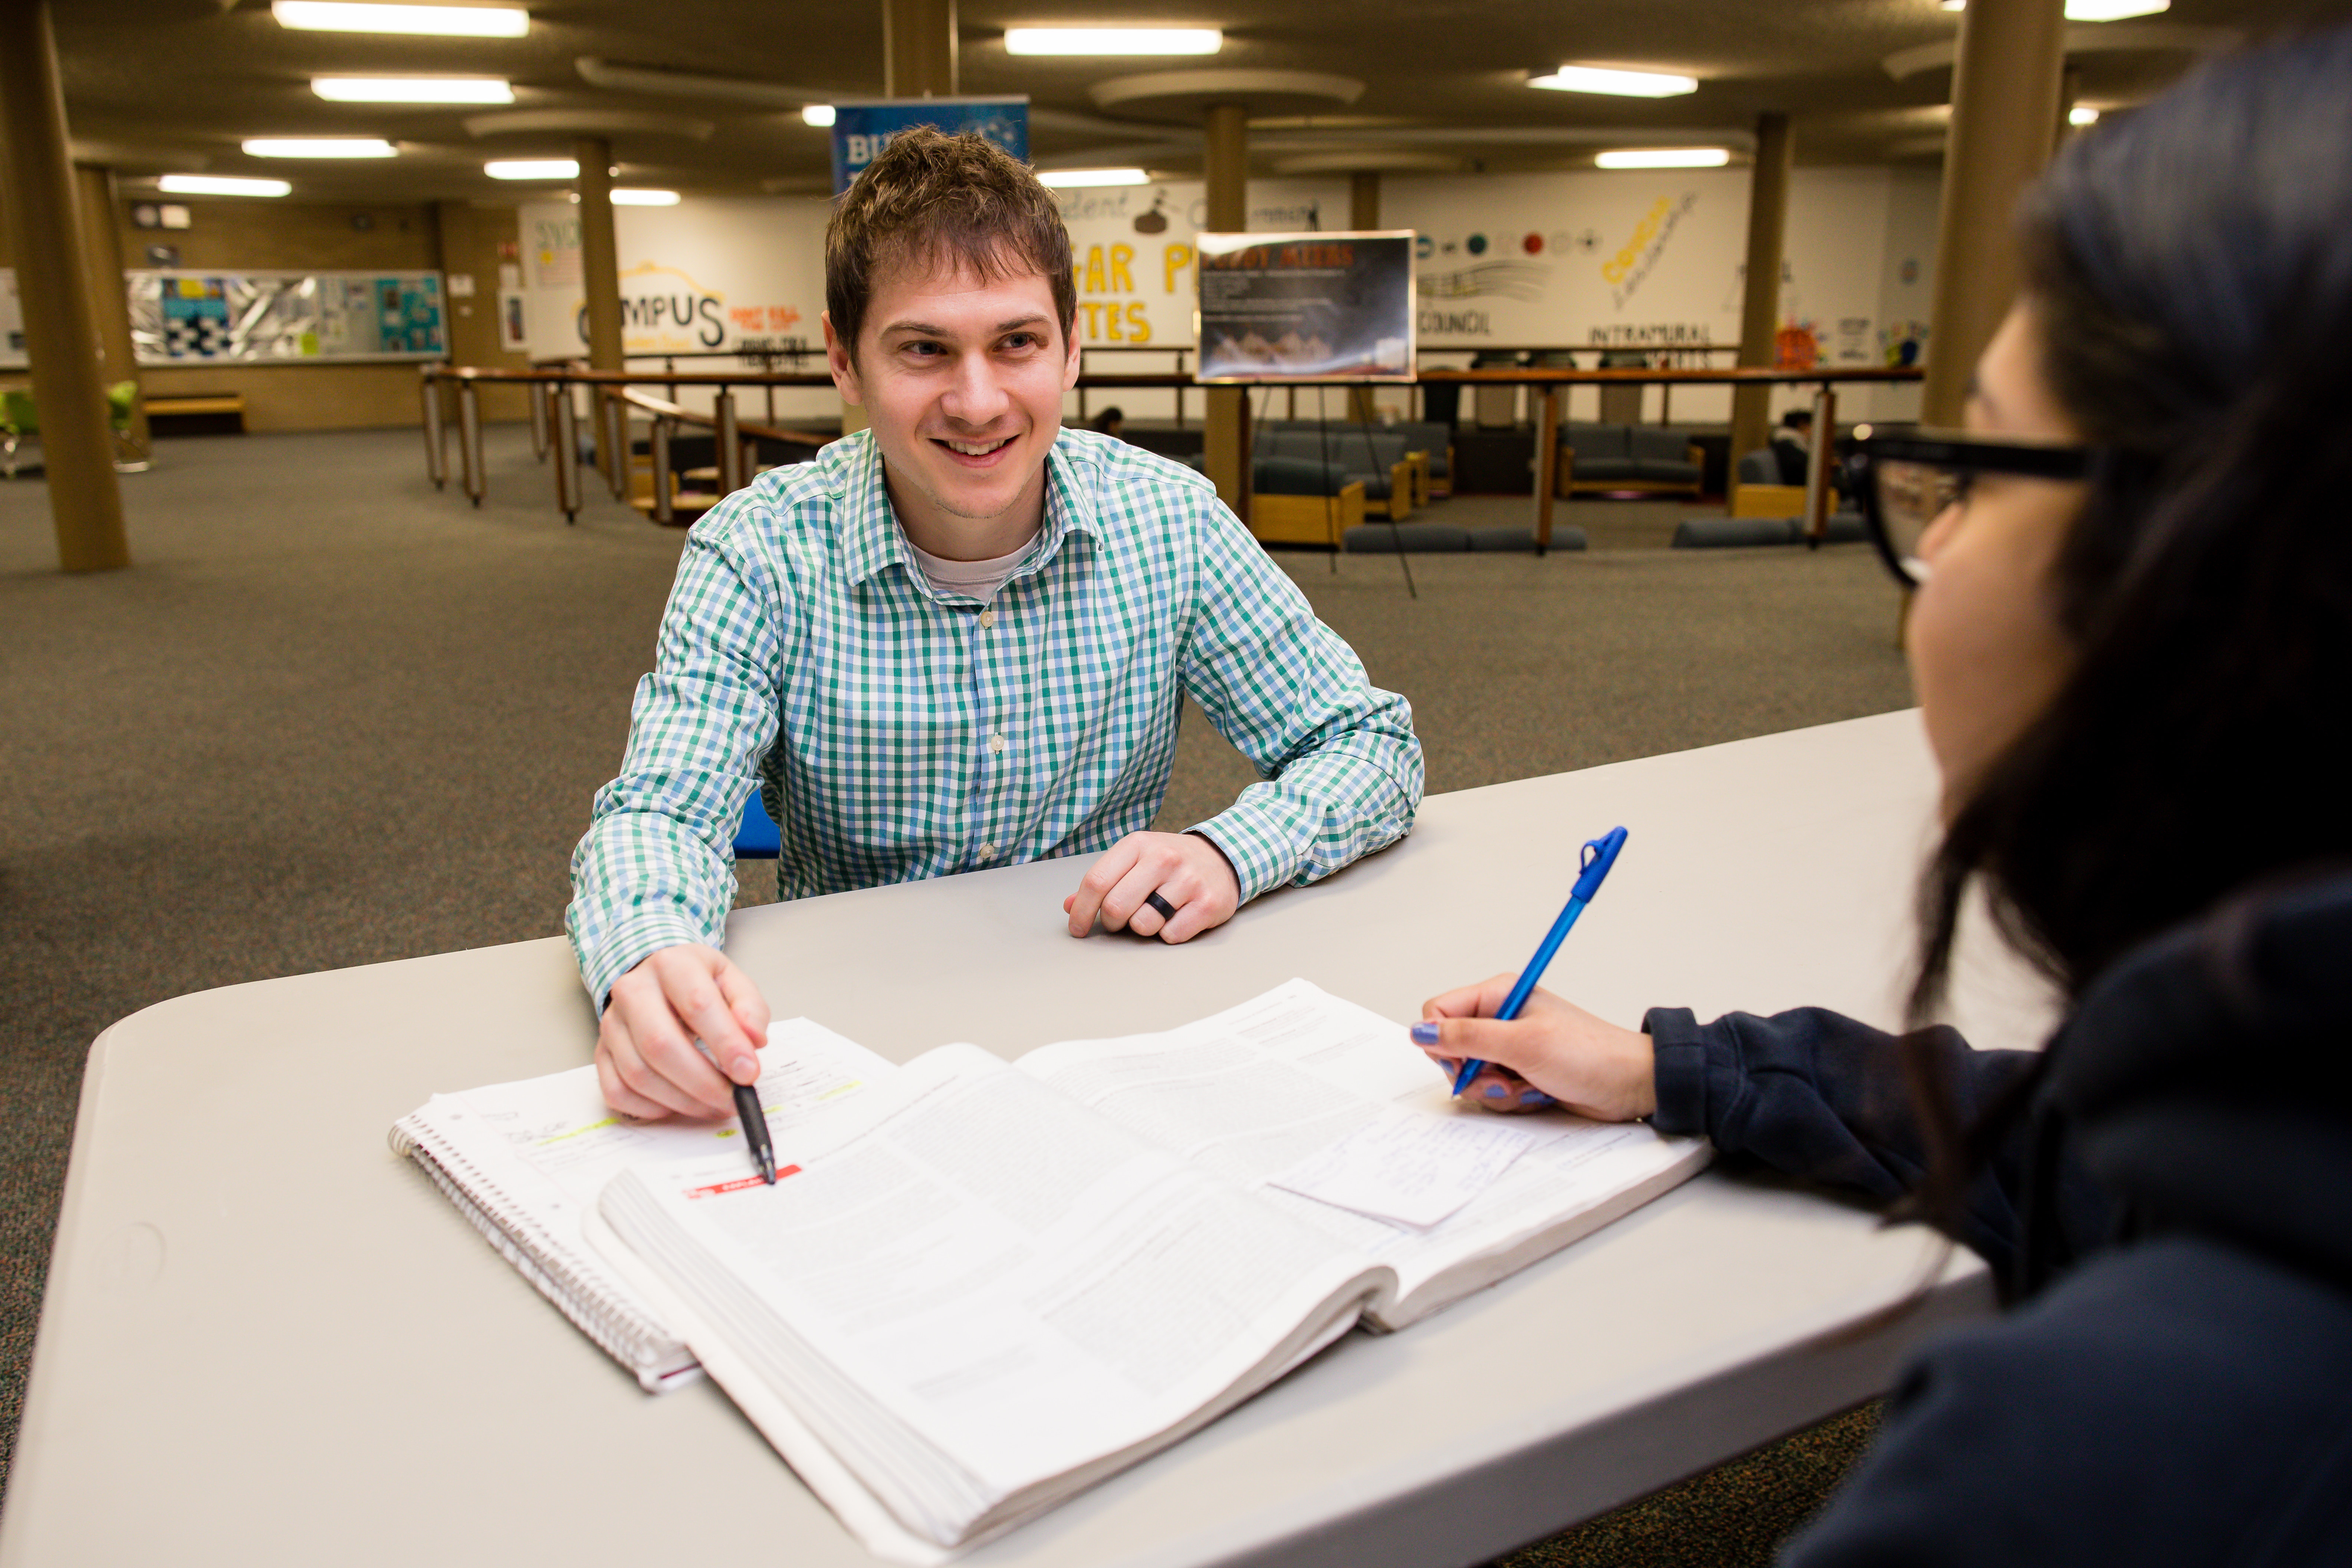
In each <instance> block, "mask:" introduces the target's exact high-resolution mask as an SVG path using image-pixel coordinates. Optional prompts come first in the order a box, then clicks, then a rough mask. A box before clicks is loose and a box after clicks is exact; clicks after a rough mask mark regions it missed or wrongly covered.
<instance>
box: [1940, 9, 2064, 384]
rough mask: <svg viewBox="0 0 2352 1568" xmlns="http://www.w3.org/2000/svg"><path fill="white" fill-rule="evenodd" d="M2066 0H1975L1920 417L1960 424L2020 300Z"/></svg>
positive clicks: (1955, 77)
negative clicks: (2020, 214)
mask: <svg viewBox="0 0 2352 1568" xmlns="http://www.w3.org/2000/svg"><path fill="white" fill-rule="evenodd" d="M2065 32H2066V17H2065V9H2064V0H1969V8H1968V10H1967V11H1965V12H1963V13H1962V14H1961V16H1960V52H1959V59H1958V62H1957V63H1956V64H1955V65H1954V66H1953V67H1952V130H1951V137H1950V140H1949V141H1948V142H1946V144H1945V152H1944V202H1943V208H1942V213H1941V216H1940V217H1939V219H1938V225H1937V235H1936V296H1935V303H1934V305H1933V307H1932V308H1931V309H1930V310H1929V314H1928V331H1927V385H1926V390H1925V391H1924V393H1923V394H1922V395H1921V398H1920V417H1921V419H1922V420H1923V421H1925V422H1926V423H1927V424H1929V425H1958V423H1959V422H1960V414H1961V411H1962V409H1963V408H1964V407H1965V406H1966V405H1967V403H1968V390H1969V377H1970V376H1971V375H1973V374H1975V373H1976V367H1977V355H1978V354H1979V353H1983V352H1984V346H1985V344H1986V343H1987V342H1990V341H1991V339H1992V334H1993V330H1994V329H1995V328H1997V327H1999V326H2000V319H2001V317H2002V316H2004V315H2006V314H2008V312H2009V307H2010V302H2011V300H2012V299H2013V298H2014V297H2015V296H2016V293H2017V244H2016V240H2015V238H2014V237H2013V234H2012V231H2011V219H2012V218H2013V217H2014V216H2015V214H2016V210H2017V199H2018V197H2019V195H2021V194H2022V193H2023V191H2024V189H2025V187H2026V186H2027V184H2030V183H2032V179H2033V177H2034V176H2035V175H2036V174H2040V173H2041V172H2042V165H2043V164H2045V163H2048V162H2049V161H2050V153H2051V149H2052V148H2053V146H2054V145H2055V144H2056V132H2057V127H2058V99H2059V92H2058V88H2059V77H2060V75H2061V73H2062V71H2063V68H2064V66H2065V58H2066V57H2065V43H2064V40H2065Z"/></svg>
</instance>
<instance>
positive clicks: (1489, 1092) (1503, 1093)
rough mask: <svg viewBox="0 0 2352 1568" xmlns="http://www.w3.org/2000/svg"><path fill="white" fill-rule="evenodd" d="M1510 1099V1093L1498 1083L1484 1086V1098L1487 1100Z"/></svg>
mask: <svg viewBox="0 0 2352 1568" xmlns="http://www.w3.org/2000/svg"><path fill="white" fill-rule="evenodd" d="M1510 1097H1511V1091H1510V1090H1509V1089H1505V1088H1504V1087H1503V1086H1502V1085H1501V1084H1499V1083H1490V1084H1488V1085H1487V1086H1486V1098H1487V1099H1488V1100H1508V1099H1509V1098H1510Z"/></svg>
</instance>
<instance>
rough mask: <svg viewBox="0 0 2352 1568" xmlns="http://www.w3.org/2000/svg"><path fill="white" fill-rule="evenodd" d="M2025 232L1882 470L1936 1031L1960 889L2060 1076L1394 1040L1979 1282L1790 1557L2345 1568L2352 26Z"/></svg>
mask: <svg viewBox="0 0 2352 1568" xmlns="http://www.w3.org/2000/svg"><path fill="white" fill-rule="evenodd" d="M2021 237H2022V240H2023V244H2024V247H2025V279H2026V282H2025V289H2024V292H2023V295H2022V297H2021V300H2020V301H2019V303H2018V305H2017V307H2016V309H2015V310H2013V311H2012V313H2011V315H2010V317H2009V319H2008V321H2006V322H2005V324H2004V325H2003V326H2002V327H2001V329H2000V332H1999V334H1998V335H1997V336H1996V337H1995V338H1994V340H1993V341H1992V342H1991V344H1990V346H1989V347H1988V348H1987V349H1986V351H1985V353H1984V355H1983V357H1982V359H1981V360H1980V361H1979V363H1978V366H1977V379H1976V384H1975V387H1974V389H1973V392H1972V395H1971V397H1970V399H1969V411H1968V429H1967V432H1966V435H1965V437H1960V436H1955V437H1950V438H1948V439H1938V438H1937V437H1933V436H1931V435H1927V434H1925V433H1906V434H1905V435H1904V436H1900V437H1893V436H1889V437H1878V438H1875V439H1873V440H1868V441H1865V442H1864V443H1863V445H1862V455H1861V458H1860V459H1859V461H1860V464H1861V465H1862V466H1863V467H1864V470H1865V471H1864V475H1863V482H1864V485H1865V486H1866V487H1867V488H1868V497H1867V500H1868V503H1869V504H1870V505H1871V506H1872V507H1873V508H1874V521H1875V522H1876V523H1877V525H1878V528H1877V531H1878V535H1879V538H1880V540H1881V542H1882V545H1883V547H1884V548H1885V550H1886V552H1887V554H1888V556H1889V559H1890V561H1894V562H1896V563H1898V564H1899V567H1900V569H1901V570H1903V571H1905V572H1906V574H1908V575H1909V576H1911V577H1912V578H1913V579H1914V580H1916V582H1917V584H1918V593H1917V598H1916V602H1915V603H1914V605H1913V606H1912V613H1911V616H1910V619H1909V624H1908V628H1907V633H1906V652H1907V654H1908V657H1909V659H1910V663H1911V669H1912V675H1913V678H1914V680H1915V683H1916V689H1917V692H1918V696H1919V701H1920V707H1921V709H1922V710H1923V713H1924V716H1925V720H1926V724H1927V735H1928V740H1929V742H1930V745H1931V747H1932V749H1933V750H1934V752H1935V755H1936V760H1937V765H1938V768H1939V769H1940V771H1941V773H1942V778H1943V791H1944V818H1945V835H1944V839H1943V843H1942V846H1941V847H1940V849H1939V850H1938V852H1937V856H1936V858H1935V859H1934V861H1933V863H1932V864H1931V866H1930V867H1929V868H1928V870H1927V876H1926V878H1925V879H1924V881H1923V884H1922V887H1921V899H1920V906H1921V911H1922V933H1921V953H1920V963H1919V972H1918V978H1917V983H1916V989H1915V991H1914V994H1913V998H1912V1002H1913V1013H1914V1016H1915V1018H1920V1019H1924V1018H1925V1017H1926V1016H1927V1015H1928V1014H1929V1013H1930V1011H1931V1010H1932V1009H1933V1008H1934V1007H1935V1005H1937V1002H1938V1001H1939V1000H1940V998H1941V996H1942V993H1943V984H1944V981H1945V977H1946V973H1947V971H1948V964H1949V960H1950V955H1951V948H1952V939H1953V932H1954V926H1955V923H1956V921H1957V918H1958V910H1959V908H1960V905H1961V901H1962V898H1963V895H1964V893H1965V892H1966V891H1967V890H1968V889H1969V886H1970V885H1971V884H1979V885H1981V887H1982V889H1983V890H1984V891H1985V892H1986V893H1987V894H1989V895H1990V900H1991V902H1992V907H1993V909H1994V910H1995V912H1996V915H1997V917H1998V919H1999V922H2000V929H2001V930H2002V931H2003V933H2004V935H2005V936H2006V937H2007V938H2008V940H2010V941H2011V942H2012V943H2014V944H2015V945H2016V946H2018V947H2019V948H2020V949H2021V950H2022V951H2023V952H2025V953H2026V954H2027V955H2029V956H2030V957H2031V958H2032V959H2033V960H2034V961H2035V962H2036V963H2039V964H2040V965H2041V966H2042V967H2043V968H2044V969H2045V970H2046V971H2047V972H2048V973H2050V974H2051V975H2052V976H2053V979H2055V980H2056V981H2057V982H2058V983H2059V984H2060V985H2061V986H2063V989H2064V992H2065V994H2066V995H2067V997H2068V999H2069V1004H2070V1005H2069V1010H2068V1015H2067V1017H2066V1021H2065V1023H2064V1024H2063V1026H2062V1027H2061V1028H2060V1029H2059V1031H2058V1033H2057V1034H2056V1035H2055V1036H2054V1037H2053V1038H2052V1040H2051V1041H2050V1043H2049V1046H2048V1048H2047V1049H2046V1050H2045V1051H2043V1052H2040V1053H2032V1052H2004V1051H1983V1052H1979V1051H1973V1050H1970V1049H1969V1047H1967V1045H1966V1044H1965V1042H1963V1041H1962V1040H1960V1039H1959V1038H1958V1036H1956V1035H1955V1034H1953V1033H1952V1032H1951V1031H1950V1030H1948V1029H1940V1028H1922V1029H1919V1030H1917V1031H1916V1032H1915V1033H1913V1034H1912V1035H1910V1036H1908V1037H1904V1038H1900V1039H1898V1038H1896V1037H1892V1036H1888V1035H1885V1034H1882V1033H1880V1032H1878V1031H1876V1030H1874V1029H1870V1028H1868V1027H1865V1026H1863V1025H1860V1024H1857V1023H1855V1022H1854V1021H1853V1020H1851V1019H1847V1018H1843V1017H1840V1016H1836V1015H1834V1014H1828V1013H1822V1012H1817V1011H1803V1012H1797V1013H1789V1014H1782V1015H1780V1016H1776V1017H1770V1018H1759V1017H1752V1016H1747V1015H1744V1014H1734V1015H1732V1016H1727V1017H1725V1018H1722V1019H1719V1020H1717V1022H1715V1023H1712V1024H1706V1025H1701V1024H1698V1023H1697V1022H1696V1020H1695V1019H1694V1018H1693V1017H1692V1016H1691V1015H1690V1014H1689V1013H1687V1012H1684V1011H1678V1010H1674V1009H1666V1008H1659V1009H1654V1010H1652V1011H1651V1012H1650V1014H1649V1015H1648V1016H1646V1017H1645V1018H1644V1019H1643V1028H1642V1030H1641V1032H1639V1033H1636V1032H1634V1031H1631V1030H1626V1029H1621V1028H1617V1027H1613V1026H1611V1025H1608V1024H1606V1023H1603V1022H1602V1021H1601V1020H1600V1019H1598V1018H1595V1017H1593V1016H1591V1015H1590V1014H1587V1013H1584V1012H1582V1011H1580V1009H1578V1008H1576V1007H1573V1006H1571V1005H1569V1004H1568V1003H1566V1002H1563V1001H1560V1000H1559V999H1558V998H1556V997H1550V996H1548V995H1547V994H1545V993H1542V992H1538V993H1537V994H1536V999H1535V1000H1534V1001H1533V1002H1531V1003H1530V1004H1529V1005H1528V1009H1527V1011H1526V1012H1525V1014H1523V1015H1522V1016H1521V1017H1520V1018H1519V1019H1518V1020H1517V1021H1516V1022H1513V1023H1509V1024H1501V1023H1496V1022H1495V1021H1493V1020H1492V1018H1491V1017H1488V1016H1486V1015H1489V1014H1491V1013H1492V1012H1493V1011H1494V1010H1495V1008H1496V1006H1497V1005H1499V1003H1500V1002H1501V1000H1502V997H1503V995H1504V994H1505V992H1506V991H1507V989H1508V987H1509V985H1510V983H1511V978H1512V977H1511V976H1509V975H1500V976H1497V977H1496V978H1495V979H1493V980H1490V981H1487V982H1486V983H1485V984H1482V985H1478V986H1473V987H1469V988H1465V989H1464V990H1460V991H1455V992H1451V993H1448V994H1445V995H1443V996H1440V997H1437V998H1435V999H1434V1000H1433V1001H1432V1002H1431V1003H1430V1004H1429V1005H1428V1006H1427V1007H1426V1009H1425V1010H1424V1011H1425V1020H1424V1022H1423V1023H1422V1024H1420V1025H1417V1026H1415V1027H1414V1030H1413V1035H1414V1038H1415V1041H1416V1043H1418V1044H1420V1045H1421V1046H1422V1047H1423V1048H1424V1049H1426V1050H1428V1051H1430V1052H1431V1053H1432V1054H1433V1056H1435V1057H1438V1058H1441V1059H1442V1060H1459V1059H1461V1058H1471V1057H1476V1058H1485V1059H1486V1060H1487V1061H1489V1062H1491V1063H1495V1064H1496V1067H1495V1068H1490V1069H1489V1072H1488V1073H1487V1074H1486V1075H1483V1076H1482V1077H1481V1079H1479V1080H1477V1081H1475V1082H1474V1083H1473V1084H1472V1085H1471V1086H1470V1088H1469V1089H1468V1090H1467V1093H1468V1096H1469V1097H1470V1098H1471V1099H1472V1100H1475V1101H1477V1102H1478V1103H1481V1104H1487V1105H1490V1106H1493V1107H1495V1108H1497V1109H1506V1108H1511V1109H1516V1108H1518V1107H1519V1106H1521V1105H1522V1104H1523V1103H1524V1102H1527V1101H1528V1100H1529V1099H1530V1098H1532V1099H1533V1100H1534V1102H1536V1103H1542V1102H1543V1101H1544V1097H1546V1096H1549V1098H1550V1099H1552V1100H1558V1101H1559V1102H1561V1103H1564V1104H1566V1105H1568V1106H1570V1107H1571V1108H1572V1109H1574V1110H1579V1111H1581V1112H1583V1113H1585V1114H1587V1115H1591V1116H1596V1117H1600V1118H1603V1119H1607V1120H1626V1119H1630V1118H1633V1117H1642V1116H1647V1117H1649V1118H1651V1120H1652V1121H1653V1122H1654V1125H1656V1126H1657V1127H1658V1128H1659V1129H1661V1130H1662V1131H1671V1132H1680V1133H1703V1134H1705V1135H1706V1136H1707V1137H1709V1138H1711V1139H1712V1140H1713V1141H1714V1142H1715V1143H1716V1144H1717V1147H1718V1148H1719V1149H1721V1150H1722V1151H1723V1152H1726V1153H1727V1154H1732V1155H1744V1156H1748V1157H1751V1158H1754V1159H1757V1160H1760V1161H1761V1162H1763V1163H1767V1164H1769V1165H1772V1166H1775V1167H1778V1168H1780V1169H1781V1170H1783V1171H1787V1172H1790V1173H1795V1174H1798V1175H1801V1176H1803V1177H1806V1178H1809V1179H1811V1180H1815V1181H1819V1182H1822V1183H1824V1184H1832V1185H1836V1186H1841V1187H1844V1188H1847V1189H1852V1190H1858V1191H1860V1192H1862V1193H1864V1194H1868V1195H1870V1196H1872V1197H1874V1198H1875V1199H1877V1200H1879V1201H1881V1202H1882V1203H1885V1204H1888V1205H1899V1206H1898V1208H1897V1212H1898V1213H1901V1214H1904V1215H1909V1216H1916V1217H1920V1218H1925V1219H1927V1220H1929V1221H1931V1222H1933V1223H1935V1224H1936V1225H1937V1226H1941V1227H1942V1228H1944V1229H1945V1230H1946V1231H1947V1232H1948V1233H1949V1234H1950V1235H1952V1236H1953V1237H1956V1238H1958V1240H1960V1241H1962V1242H1964V1243H1966V1244H1967V1245H1968V1246H1969V1247H1973V1248H1975V1249H1976V1250H1977V1251H1978V1252H1979V1253H1980V1254H1981V1255H1982V1256H1983V1257H1984V1258H1985V1259H1986V1261H1987V1262H1988V1263H1989V1264H1990V1265H1991V1267H1992V1268H1993V1269H1994V1271H1995V1274H1996V1277H1997V1278H1998V1279H1999V1280H2000V1285H2001V1288H2002V1293H2003V1297H2004V1299H2005V1300H2006V1302H2007V1303H2008V1308H2009V1310H2008V1311H2007V1312H2006V1314H2005V1315H2004V1316H2002V1317H2000V1318H1999V1319H1997V1320H1995V1321H1990V1322H1988V1323H1984V1324H1981V1325H1978V1326H1973V1327H1970V1328H1968V1329H1965V1330H1961V1331H1956V1332H1951V1333H1948V1334H1945V1335H1943V1336H1942V1337H1940V1338H1939V1339H1937V1340H1936V1341H1934V1342H1932V1343H1931V1345H1930V1347H1929V1348H1928V1349H1927V1351H1925V1352H1922V1353H1921V1354H1920V1355H1919V1356H1918V1357H1917V1358H1916V1360H1915V1361H1914V1362H1913V1363H1912V1364H1911V1366H1910V1367H1909V1369H1908V1370H1907V1372H1906V1374H1905V1376H1904V1378H1903V1380H1902V1382H1901V1384H1900V1385H1899V1387H1898V1388H1897V1390H1896V1392H1895V1395H1894V1397H1893V1399H1892V1400H1891V1402H1890V1404H1889V1406H1888V1410H1887V1415H1886V1418H1885V1424H1884V1426H1883V1427H1882V1429H1881V1431H1880V1434H1879V1436H1878V1438H1877V1440H1876V1442H1875V1444H1874V1447H1873V1449H1872V1451H1871V1453H1870V1455H1869V1456H1868V1457H1867V1458H1865V1459H1864V1462H1863V1463H1862V1465H1861V1466H1860V1467H1858V1468H1857V1469H1856V1470H1855V1472H1854V1474H1853V1476H1852V1478H1850V1479H1849V1480H1848V1481H1847V1483H1846V1484H1845V1486H1844V1488H1843V1490H1842V1491H1841V1493H1840V1494H1839V1495H1838V1497H1837V1498H1836V1499H1834V1500H1832V1503H1831V1505H1830V1507H1829V1509H1828V1510H1827V1511H1826V1512H1825V1513H1824V1514H1823V1515H1822V1517H1821V1519H1820V1520H1819V1521H1817V1522H1816V1523H1815V1524H1814V1525H1813V1526H1812V1528H1811V1529H1810V1530H1809V1531H1807V1532H1806V1533H1804V1534H1803V1535H1801V1536H1800V1537H1799V1538H1798V1539H1797V1540H1796V1541H1794V1542H1791V1543H1790V1547H1789V1548H1788V1552H1787V1558H1786V1560H1787V1561H1788V1562H1789V1563H1792V1564H1797V1565H1801V1568H1822V1565H1843V1564H1864V1563H1906V1564H1911V1563H2060V1562H2063V1563H2233V1564H2253V1563H2264V1564H2268V1563H2318V1562H2330V1563H2347V1562H2352V1100H2347V1094H2346V1092H2345V1091H2346V1089H2347V1088H2352V1012H2347V1007H2348V1006H2352V786H2347V783H2346V782H2345V780H2344V778H2343V777H2342V776H2341V774H2340V773H2338V772H2337V770H2336V768H2335V767H2334V766H2333V765H2332V764H2330V763H2327V761H2326V759H2327V758H2328V757H2330V756H2334V755H2337V754H2339V752H2338V750H2337V748H2338V747H2340V746H2342V745H2343V744H2344V742H2343V739H2342V733H2343V731H2344V729H2345V727H2346V726H2345V721H2346V714H2347V705H2352V31H2341V30H2339V31H2335V32H2331V33H2327V34H2325V35H2321V36H2317V37H2311V38H2306V39H2302V40H2299V41H2294V42H2290V43H2285V44H2280V45H2274V46H2272V47H2265V48H2262V49H2259V50H2254V51H2251V52H2248V53H2245V54H2242V55H2239V56H2236V57H2234V58H2228V59H2224V60H2221V61H2218V62H2216V63H2214V64H2212V65H2210V66H2208V67H2206V68H2202V69H2200V71H2199V72H2197V73H2196V74H2194V75H2193V76H2191V77H2190V78H2189V79H2188V80H2186V81H2184V82H2183V83H2182V84H2181V85H2180V86H2179V87H2178V88H2176V89H2173V90H2172V91H2171V92H2169V93H2168V94H2167V95H2165V96H2164V97H2163V98H2161V99H2159V100H2157V101H2156V102H2154V103H2152V104H2150V105H2148V106H2147V108H2145V109H2143V110H2139V111H2138V112H2137V113H2135V114H2132V115H2129V116H2126V117H2123V118H2121V119H2119V120H2116V121H2111V122H2109V123H2106V124H2102V125H2101V126H2100V127H2099V129H2098V130H2097V131H2096V132H2092V133H2090V134H2087V135H2085V136H2084V137H2083V138H2081V139H2079V140H2077V141H2076V142H2074V143H2073V144H2072V145H2070V146H2069V147H2068V148H2067V149H2066V150H2065V152H2064V153H2063V154H2062V155H2061V156H2060V157H2059V159H2058V160H2057V162H2056V163H2054V164H2053V167H2052V168H2051V170H2050V172H2049V173H2048V174H2047V175H2045V176H2044V178H2043V180H2042V184H2041V185H2040V186H2039V188H2038V189H2037V190H2036V191H2035V193H2034V194H2033V195H2032V197H2031V198H2029V200H2028V202H2027V204H2026V209H2025V212H2024V216H2023V221H2022V226H2021ZM1906 519H1909V520H1916V521H1917V522H1918V523H1919V524H1921V525H1923V527H1924V531H1914V532H1913V533H1912V534H1911V535H1910V536H1909V538H1908V539H1907V540H1906V530H1905V522H1906ZM1529 1085H1532V1086H1533V1088H1534V1089H1535V1090H1537V1091H1540V1092H1539V1093H1537V1094H1535V1095H1533V1096H1532V1097H1530V1096H1529V1093H1528V1086H1529Z"/></svg>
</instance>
